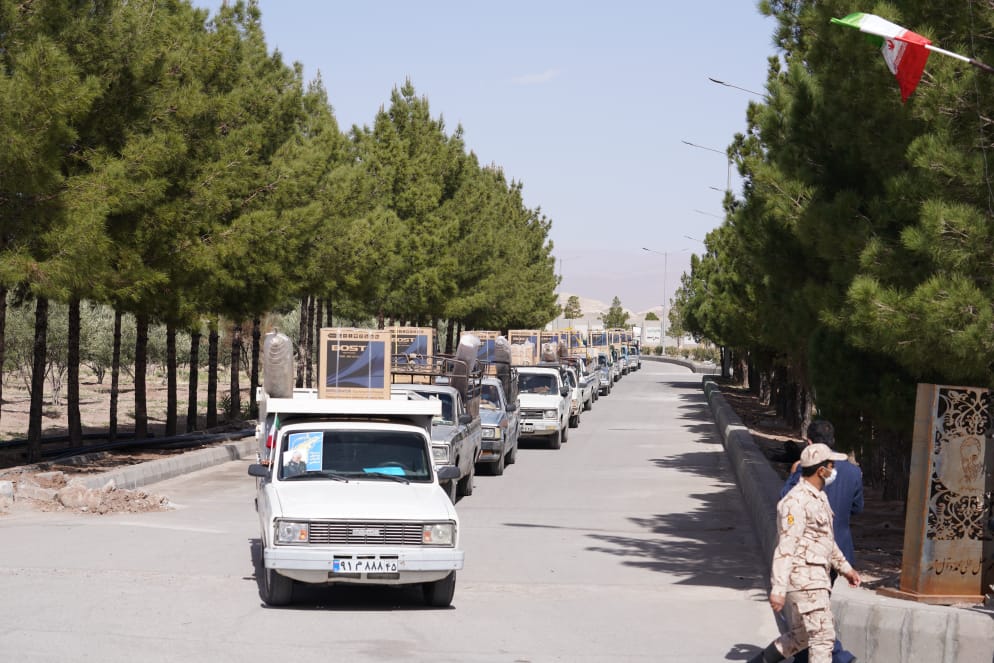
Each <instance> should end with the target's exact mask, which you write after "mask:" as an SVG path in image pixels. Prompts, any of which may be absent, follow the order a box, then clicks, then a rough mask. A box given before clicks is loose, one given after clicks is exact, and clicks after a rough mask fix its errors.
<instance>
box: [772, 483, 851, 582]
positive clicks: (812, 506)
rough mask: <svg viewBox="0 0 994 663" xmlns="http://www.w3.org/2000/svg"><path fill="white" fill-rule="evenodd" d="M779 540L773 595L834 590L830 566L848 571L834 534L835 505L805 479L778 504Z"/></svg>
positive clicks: (774, 566)
mask: <svg viewBox="0 0 994 663" xmlns="http://www.w3.org/2000/svg"><path fill="white" fill-rule="evenodd" d="M777 524H778V528H779V533H780V539H779V541H778V542H777V548H776V550H775V551H774V553H773V573H772V578H771V581H770V584H771V585H772V589H771V591H770V593H771V594H774V595H777V596H784V595H785V594H786V593H787V592H792V591H796V590H800V589H831V588H832V586H831V582H830V580H829V567H833V568H835V569H837V570H838V571H839V572H840V573H848V572H849V570H850V569H852V566H850V564H849V562H847V561H846V558H845V557H844V556H843V554H842V551H841V550H839V546H838V545H836V543H835V535H834V534H833V533H832V507H831V506H830V505H829V503H828V498H826V497H825V493H824V492H823V491H820V490H818V489H817V488H815V487H814V486H812V485H811V484H810V483H808V482H807V481H805V480H803V479H802V480H801V481H799V482H798V484H797V485H796V486H794V488H793V489H791V491H790V492H789V493H787V496H786V497H784V498H783V499H782V500H780V502H779V504H777Z"/></svg>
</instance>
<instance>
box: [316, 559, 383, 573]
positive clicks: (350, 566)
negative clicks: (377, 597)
mask: <svg viewBox="0 0 994 663" xmlns="http://www.w3.org/2000/svg"><path fill="white" fill-rule="evenodd" d="M331 572H332V573H396V572H397V560H395V559H336V560H333V561H332V563H331Z"/></svg>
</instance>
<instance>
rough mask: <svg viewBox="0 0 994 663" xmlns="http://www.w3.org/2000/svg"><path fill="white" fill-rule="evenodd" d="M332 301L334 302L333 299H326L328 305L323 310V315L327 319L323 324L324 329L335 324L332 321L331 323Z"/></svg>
mask: <svg viewBox="0 0 994 663" xmlns="http://www.w3.org/2000/svg"><path fill="white" fill-rule="evenodd" d="M333 301H334V300H333V299H332V298H331V297H329V298H328V305H327V306H326V307H325V309H324V310H325V315H326V316H327V318H326V322H325V326H326V327H334V326H335V323H334V321H333V318H332V315H331V311H332V302H333Z"/></svg>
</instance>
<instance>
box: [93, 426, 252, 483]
mask: <svg viewBox="0 0 994 663" xmlns="http://www.w3.org/2000/svg"><path fill="white" fill-rule="evenodd" d="M257 451H258V445H257V444H256V440H255V437H245V438H242V439H240V440H232V441H231V442H228V443H226V444H221V445H218V446H216V447H210V448H208V449H199V450H197V451H190V452H188V453H185V454H179V455H177V456H172V457H170V458H162V459H160V460H152V461H149V462H147V463H141V464H139V465H131V466H130V467H125V468H122V469H120V470H111V471H109V472H103V473H101V474H95V475H93V476H90V477H87V478H85V479H80V480H79V481H80V482H81V483H82V484H83V485H84V486H86V487H87V488H90V489H93V490H99V489H100V488H103V487H104V486H105V485H107V483H108V482H109V481H113V482H114V485H115V486H116V487H117V488H123V489H128V490H132V489H135V488H140V487H142V486H147V485H149V484H152V483H156V482H158V481H165V480H166V479H172V478H173V477H178V476H180V475H182V474H188V473H190V472H196V471H197V470H202V469H204V468H206V467H213V466H214V465H220V464H221V463H227V462H228V461H231V460H240V459H244V458H254V457H255V454H256V452H257Z"/></svg>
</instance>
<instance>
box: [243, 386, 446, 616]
mask: <svg viewBox="0 0 994 663" xmlns="http://www.w3.org/2000/svg"><path fill="white" fill-rule="evenodd" d="M260 392H261V393H260V398H259V416H260V419H259V420H260V426H259V427H258V432H257V436H260V438H261V439H260V462H259V463H256V464H253V465H250V466H249V468H248V473H249V475H250V476H252V477H255V478H256V484H257V496H256V511H257V512H258V515H259V524H260V526H261V534H260V540H261V547H262V569H261V571H262V574H263V577H262V579H261V583H260V585H261V595H262V599H263V601H264V602H265V603H266V604H268V605H272V606H281V605H286V604H288V603H290V602H291V601H292V600H293V594H294V588H295V587H296V586H297V585H298V584H299V583H308V584H316V585H329V584H330V585H334V584H356V585H364V584H376V585H403V584H420V585H421V586H422V590H423V595H424V600H425V602H426V603H427V604H428V605H431V606H448V605H449V604H451V602H452V597H453V594H454V592H455V584H456V571H457V570H459V569H461V568H463V560H464V553H463V551H462V550H460V548H459V517H458V516H457V515H456V511H455V508H454V507H453V505H452V502H451V501H450V500H449V499H448V498H447V497H446V494H445V492H444V491H443V490H442V488H441V486H440V484H439V480H452V479H454V478H456V477H457V470H456V468H455V467H454V466H451V465H443V466H437V465H436V464H434V463H433V462H432V440H431V436H430V431H431V429H432V420H433V419H434V418H435V417H438V416H440V414H441V402H440V401H439V400H425V399H419V400H410V399H409V398H407V397H406V396H405V395H403V394H401V395H398V396H395V397H393V398H390V399H384V400H357V399H334V398H318V397H317V393H316V391H315V390H302V389H298V390H294V393H293V397H292V398H269V397H267V396H266V393H265V391H263V390H262V389H260Z"/></svg>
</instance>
